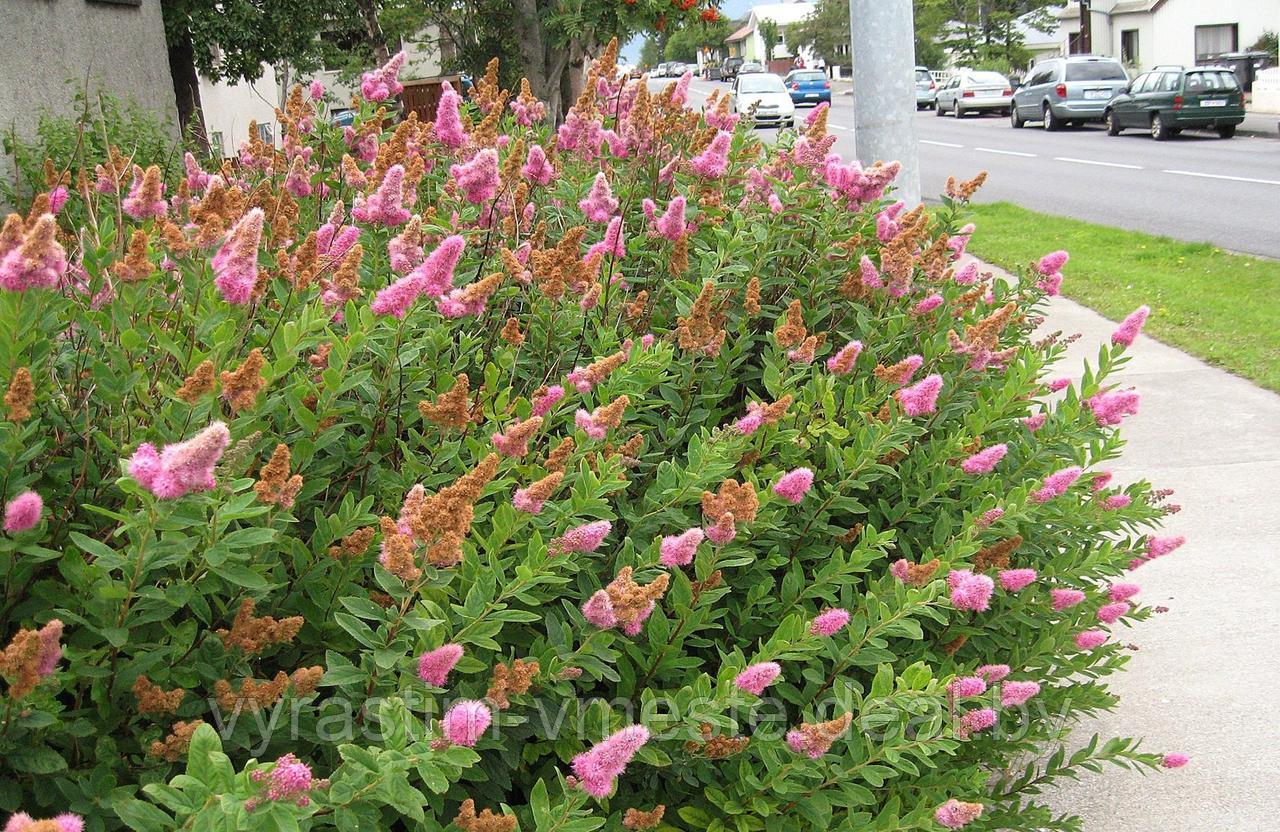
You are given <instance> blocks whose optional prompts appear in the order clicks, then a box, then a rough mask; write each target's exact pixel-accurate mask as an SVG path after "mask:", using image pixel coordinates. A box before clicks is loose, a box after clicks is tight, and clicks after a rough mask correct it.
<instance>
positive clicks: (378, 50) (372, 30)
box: [356, 0, 391, 66]
mask: <svg viewBox="0 0 1280 832" xmlns="http://www.w3.org/2000/svg"><path fill="white" fill-rule="evenodd" d="M356 8H357V9H359V10H360V19H361V20H363V21H364V31H365V34H366V35H368V37H369V46H371V47H372V48H373V57H374V59H375V60H377V62H378V66H382V65H383V64H385V63H386V62H387V61H389V60H391V51H390V50H389V49H387V36H386V35H385V34H383V32H382V24H381V23H379V22H378V7H377V4H376V3H375V2H374V0H356Z"/></svg>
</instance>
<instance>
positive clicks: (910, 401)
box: [898, 373, 942, 417]
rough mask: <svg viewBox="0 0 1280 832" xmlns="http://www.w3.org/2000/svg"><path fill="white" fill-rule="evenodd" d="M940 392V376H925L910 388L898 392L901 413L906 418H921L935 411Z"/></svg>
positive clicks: (935, 374)
mask: <svg viewBox="0 0 1280 832" xmlns="http://www.w3.org/2000/svg"><path fill="white" fill-rule="evenodd" d="M941 392H942V376H940V375H938V374H937V373H934V374H933V375H931V376H925V377H924V378H923V379H921V380H920V381H918V382H916V383H915V384H913V385H912V386H910V387H904V388H902V389H901V390H899V391H898V401H899V403H901V404H902V412H903V413H905V414H907V415H908V416H912V417H914V416H923V415H925V414H928V413H933V412H934V411H935V410H936V409H937V405H938V394H939V393H941Z"/></svg>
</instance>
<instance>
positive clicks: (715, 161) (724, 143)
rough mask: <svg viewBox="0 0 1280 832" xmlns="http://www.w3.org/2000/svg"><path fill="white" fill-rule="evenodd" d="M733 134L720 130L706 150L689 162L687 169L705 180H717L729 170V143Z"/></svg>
mask: <svg viewBox="0 0 1280 832" xmlns="http://www.w3.org/2000/svg"><path fill="white" fill-rule="evenodd" d="M731 141H733V134H732V133H730V132H728V131H726V130H720V131H718V132H717V133H716V136H715V138H714V139H712V140H711V143H710V144H709V145H707V147H706V149H705V150H703V151H702V152H701V153H699V154H698V155H697V156H695V157H694V158H693V159H691V160H689V167H690V168H691V169H692V170H693V172H694V173H696V174H698V175H699V176H704V177H706V178H707V179H719V178H720V177H721V176H724V173H725V171H726V170H728V168H729V142H731Z"/></svg>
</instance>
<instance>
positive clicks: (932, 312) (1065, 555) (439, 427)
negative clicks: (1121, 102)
mask: <svg viewBox="0 0 1280 832" xmlns="http://www.w3.org/2000/svg"><path fill="white" fill-rule="evenodd" d="M613 54H614V53H613V51H612V50H610V51H609V52H608V53H607V54H606V55H605V57H604V58H602V59H601V60H600V61H599V62H597V63H596V64H595V65H594V67H593V68H592V70H591V74H590V76H589V78H588V83H587V87H586V90H585V92H584V93H583V94H582V96H581V98H580V99H579V100H578V101H577V103H576V105H575V106H574V108H573V110H572V112H571V113H570V114H569V116H568V118H567V121H566V122H565V123H564V124H563V125H561V126H559V127H558V129H555V130H553V129H552V128H551V127H550V126H549V125H548V124H547V121H546V118H545V113H544V112H543V108H542V107H541V105H540V103H539V102H537V101H536V100H534V99H533V97H532V96H531V95H529V93H528V89H527V87H526V88H525V89H524V90H523V91H522V92H520V93H518V94H516V95H515V96H509V95H508V93H507V92H505V91H502V90H499V89H498V88H497V86H496V84H495V83H493V81H492V78H493V77H496V74H495V75H493V76H491V77H490V78H489V79H485V80H482V81H481V82H480V83H479V84H478V85H477V87H476V91H475V94H474V96H473V98H472V100H471V101H465V102H464V101H461V100H460V99H459V97H458V96H457V95H455V94H454V93H453V92H452V91H451V90H450V91H446V92H445V94H444V96H443V98H442V99H441V102H440V106H439V110H438V112H437V113H436V115H435V119H434V122H433V123H424V122H423V121H421V120H419V119H418V118H416V117H413V116H410V117H409V118H408V119H406V120H401V121H399V122H398V123H397V122H396V119H395V118H393V115H392V110H391V107H390V106H389V105H388V104H387V103H380V102H386V101H388V100H389V99H390V98H391V97H392V96H394V95H395V94H396V93H397V92H398V91H399V89H400V86H399V82H398V81H397V80H396V67H397V66H398V60H399V59H397V60H396V61H393V63H392V65H391V66H389V67H388V68H385V69H383V70H379V71H378V72H374V73H370V74H369V75H367V76H366V77H365V79H364V83H363V85H362V87H363V99H362V100H361V101H360V102H359V107H360V109H359V116H358V118H357V119H356V122H355V124H354V125H353V126H351V127H349V128H337V127H333V126H330V125H329V124H328V122H327V120H326V117H325V115H324V112H323V109H322V108H319V109H318V108H317V106H316V104H315V101H316V99H318V98H320V96H321V95H322V90H319V89H314V88H313V89H311V90H310V91H307V92H305V93H304V92H303V91H302V90H295V92H294V93H293V95H292V96H291V97H290V98H289V102H288V106H287V109H286V111H285V112H282V113H281V114H280V116H279V117H280V120H281V122H282V124H283V126H284V129H283V130H282V134H283V135H284V142H283V148H281V149H276V148H272V147H270V146H266V145H264V144H262V143H260V142H258V141H257V140H256V138H254V139H252V140H251V141H250V142H249V143H247V144H246V145H244V147H243V148H242V149H241V151H240V155H239V158H238V159H237V160H235V161H234V162H229V163H227V164H223V165H221V167H218V168H213V167H209V168H207V169H206V168H202V167H201V166H200V165H199V164H197V160H195V159H194V158H191V157H190V156H188V157H187V159H186V165H185V169H182V170H174V171H166V170H163V169H161V168H159V167H148V168H145V169H144V168H141V167H140V166H134V165H133V164H132V163H131V161H130V158H129V152H128V149H127V148H116V149H114V150H112V152H111V153H110V154H108V155H105V156H103V157H102V158H100V159H97V160H96V161H95V162H94V165H95V167H88V166H86V167H84V168H75V169H59V168H58V167H57V166H56V165H50V166H48V168H47V170H46V174H47V181H46V184H47V189H46V192H45V193H43V194H41V195H39V196H38V197H37V198H36V200H35V204H34V205H33V206H32V207H31V210H30V212H29V213H28V214H27V215H26V216H18V215H14V216H11V217H9V219H8V220H7V221H6V222H5V224H4V226H3V232H2V233H0V304H3V315H2V316H0V362H2V363H0V367H3V371H4V373H5V374H6V377H5V380H4V383H5V384H6V385H7V387H6V393H5V396H4V400H3V403H4V416H5V419H4V421H3V422H0V458H3V462H4V465H3V467H4V471H5V476H4V482H3V496H4V500H5V501H6V511H5V520H4V531H5V533H4V535H3V537H0V575H2V576H3V581H4V607H3V614H2V615H0V627H2V628H3V629H0V639H2V640H0V644H2V645H5V646H6V647H5V649H4V652H3V654H0V674H2V675H3V678H4V682H5V689H4V696H5V700H4V703H3V709H2V711H0V720H2V721H0V768H2V769H3V775H2V776H0V808H3V809H4V810H6V811H7V812H11V813H21V814H14V816H13V817H14V819H13V820H11V821H10V822H9V826H8V827H6V828H7V829H9V830H10V832H30V831H31V830H41V832H43V830H50V829H60V830H63V832H72V830H78V829H80V828H81V825H82V824H83V828H85V829H89V830H100V829H119V828H122V827H127V828H130V829H134V830H139V832H153V831H154V832H159V830H171V829H191V830H223V829H225V830H246V829H247V830H259V829H262V830H266V829H286V830H293V829H328V828H336V829H339V830H384V829H406V830H408V829H414V830H418V829H421V830H444V829H451V830H453V829H456V830H467V832H492V831H493V830H512V829H516V828H519V829H523V830H540V831H541V832H552V830H558V832H587V830H593V829H620V828H624V827H625V828H627V829H646V828H662V829H677V830H744V831H745V830H762V829H770V830H775V829H776V830H792V829H850V830H853V829H857V830H886V831H887V830H908V829H923V830H928V829H939V828H949V829H956V828H960V827H965V828H966V829H969V830H987V829H1020V830H1033V829H1035V830H1039V829H1070V828H1075V827H1076V821H1075V820H1074V819H1071V818H1068V817H1061V818H1060V817H1055V816H1054V814H1053V813H1052V812H1051V810H1050V809H1049V808H1047V807H1046V806H1045V805H1044V804H1043V803H1042V802H1041V799H1040V795H1041V793H1042V791H1043V790H1044V789H1045V787H1046V786H1048V785H1050V784H1051V783H1053V781H1055V780H1057V779H1059V778H1063V777H1072V776H1075V775H1076V774H1077V773H1078V772H1080V771H1081V770H1082V769H1089V770H1095V769H1097V768H1099V767H1100V766H1101V765H1102V764H1103V763H1106V762H1114V763H1118V764H1120V765H1122V766H1126V767H1142V768H1156V767H1159V766H1161V765H1165V766H1176V765H1178V764H1180V763H1181V762H1183V761H1184V760H1185V758H1182V757H1179V756H1177V755H1170V756H1169V757H1162V756H1160V755H1157V754H1153V753H1148V752H1143V751H1140V750H1139V749H1138V747H1137V744H1136V743H1135V742H1134V741H1132V740H1130V739H1125V738H1119V739H1108V740H1102V739H1098V738H1095V739H1093V740H1091V741H1088V742H1087V743H1085V744H1084V745H1083V746H1082V747H1077V746H1071V747H1067V745H1066V743H1065V740H1066V733H1067V731H1069V729H1070V727H1071V725H1072V724H1073V723H1074V722H1076V721H1077V720H1078V719H1079V718H1081V717H1082V716H1088V715H1091V714H1093V713H1096V712H1098V711H1101V710H1105V709H1108V708H1110V707H1112V706H1113V705H1114V704H1115V702H1116V699H1115V697H1114V696H1113V695H1112V694H1111V693H1109V692H1108V691H1107V688H1106V687H1105V685H1104V683H1103V681H1102V680H1103V678H1104V677H1106V676H1107V675H1109V674H1111V673H1113V672H1115V671H1117V670H1119V669H1121V667H1122V666H1123V665H1124V663H1125V660H1126V657H1125V652H1124V646H1123V641H1124V635H1123V633H1124V628H1125V627H1127V626H1128V625H1129V623H1130V622H1132V621H1135V620H1141V619H1143V618H1145V617H1146V616H1147V615H1148V613H1149V611H1148V610H1147V609H1146V608H1143V607H1141V606H1140V605H1139V603H1138V601H1137V599H1136V598H1135V597H1134V595H1135V593H1137V592H1138V587H1137V586H1136V585H1133V584H1131V583H1128V582H1127V581H1126V577H1125V576H1126V572H1127V570H1129V569H1131V568H1134V567H1137V566H1140V565H1141V564H1142V562H1144V561H1145V560H1148V559H1150V558H1153V557H1158V556H1161V555H1164V554H1167V553H1168V552H1169V551H1171V550H1172V549H1173V548H1174V547H1176V545H1177V543H1178V542H1179V541H1178V540H1177V539H1172V538H1164V537H1153V536H1152V534H1151V533H1152V531H1153V530H1154V528H1155V525H1156V523H1157V521H1158V520H1159V518H1160V517H1161V515H1162V514H1164V513H1165V512H1166V511H1168V510H1170V508H1169V507H1162V505H1161V500H1162V499H1163V497H1164V496H1165V495H1164V494H1162V493H1160V492H1154V491H1153V490H1152V488H1151V487H1150V486H1149V485H1148V484H1147V483H1145V482H1138V483H1132V484H1128V485H1124V486H1121V485H1119V484H1118V483H1112V482H1110V475H1109V474H1108V473H1107V472H1106V470H1105V466H1106V465H1107V463H1108V462H1110V461H1112V460H1114V459H1115V458H1116V457H1117V455H1118V453H1119V451H1120V448H1121V441H1120V439H1119V436H1118V434H1117V430H1116V426H1117V424H1118V423H1119V422H1120V421H1121V419H1123V418H1124V416H1125V415H1126V414H1129V413H1132V412H1134V410H1135V409H1136V407H1137V398H1136V394H1135V393H1133V392H1132V391H1131V390H1126V389H1116V387H1115V385H1114V383H1113V382H1111V381H1109V378H1110V376H1111V374H1112V373H1113V371H1114V370H1115V369H1116V368H1117V367H1119V366H1121V365H1122V364H1123V363H1124V361H1125V348H1126V347H1127V346H1128V345H1129V344H1131V343H1132V341H1133V339H1134V338H1135V337H1136V336H1137V335H1138V330H1139V329H1140V327H1141V324H1142V319H1143V317H1144V316H1145V310H1139V312H1137V313H1135V316H1134V317H1133V318H1131V319H1130V320H1129V321H1127V322H1126V323H1125V325H1124V326H1123V327H1122V328H1121V329H1120V330H1118V331H1117V333H1116V335H1115V336H1114V337H1113V339H1112V342H1111V343H1107V344H1103V345H1101V346H1100V349H1099V352H1098V357H1097V360H1096V362H1094V363H1093V364H1092V365H1090V367H1089V368H1088V369H1086V371H1085V373H1084V375H1083V377H1082V378H1080V379H1079V380H1077V381H1068V380H1058V379H1054V378H1052V376H1051V371H1050V365H1051V364H1052V363H1053V361H1054V360H1055V359H1057V358H1058V357H1060V356H1061V355H1062V353H1063V351H1064V349H1065V344H1066V342H1067V340H1069V339H1066V340H1064V339H1062V338H1059V337H1056V336H1049V337H1046V338H1042V339H1041V340H1038V341H1037V340H1033V337H1032V332H1033V330H1034V329H1035V328H1036V327H1037V326H1038V324H1039V323H1040V321H1041V309H1042V306H1043V302H1044V300H1045V298H1046V297H1047V296H1048V295H1050V294H1053V293H1054V292H1056V291H1057V285H1058V283H1059V282H1060V281H1061V280H1062V273H1063V270H1064V269H1065V268H1066V266H1065V261H1066V255H1065V254H1063V253H1054V254H1049V255H1048V256H1046V257H1045V259H1044V260H1043V261H1041V262H1040V263H1037V264H1034V265H1033V266H1032V267H1030V268H1029V269H1028V272H1027V274H1026V275H1025V277H1024V279H1022V280H1021V281H1019V282H1017V283H1016V284H1015V283H1011V282H1008V281H1005V280H999V279H995V278H993V277H991V276H990V275H987V274H984V273H982V271H981V269H980V268H979V267H978V265H977V264H976V263H974V262H971V261H967V260H966V259H965V258H964V257H963V252H964V248H965V243H966V241H967V240H968V237H969V235H970V234H972V233H973V232H974V229H973V228H972V227H971V226H965V225H963V220H964V216H963V214H964V205H965V202H966V201H967V199H968V197H969V196H970V195H971V194H972V192H973V191H974V189H975V188H976V187H977V186H978V185H979V184H980V182H978V181H975V182H970V183H954V184H953V185H952V186H950V187H949V188H948V195H947V196H946V197H945V198H944V199H943V201H942V203H941V205H940V206H938V207H937V208H936V209H933V210H928V211H926V210H923V209H921V208H914V209H913V208H909V207H907V206H904V205H903V204H902V203H900V202H893V196H892V180H893V177H894V173H895V172H896V169H897V168H896V165H894V164H880V163H877V164H874V165H870V166H866V167H864V166H861V165H859V164H857V163H854V162H845V161H842V160H841V159H839V158H838V157H837V156H835V155H833V154H832V153H831V152H830V150H831V145H832V141H833V139H832V137H831V136H829V135H828V134H827V130H826V111H825V109H821V108H820V109H818V110H816V111H814V113H813V115H812V116H811V118H810V119H809V121H808V124H807V125H806V127H805V129H804V130H803V131H801V132H799V133H796V134H792V133H783V134H781V135H780V136H779V137H778V141H777V143H776V144H772V145H769V144H765V143H763V142H762V141H761V139H760V138H759V137H758V136H756V135H753V134H752V133H751V131H750V130H749V129H747V125H742V124H735V122H736V118H735V117H734V116H732V115H730V114H728V113H727V110H726V107H725V103H726V102H725V100H724V99H723V98H718V99H713V100H712V101H710V102H708V105H707V109H706V111H705V112H704V113H698V112H695V111H693V110H691V109H689V108H687V107H686V95H687V88H688V78H687V77H686V78H685V79H684V80H682V81H680V82H679V83H673V84H672V85H670V86H669V87H668V88H667V89H666V90H665V91H663V92H661V93H654V92H650V90H649V88H648V87H647V86H646V83H645V82H644V81H637V80H631V81H627V80H624V79H622V78H619V77H617V76H616V74H615V70H614V65H613ZM252 135H253V136H255V137H256V132H254V133H253V134H252ZM1077 745H1078V744H1077ZM40 818H44V819H48V820H46V821H41V820H39V819H40Z"/></svg>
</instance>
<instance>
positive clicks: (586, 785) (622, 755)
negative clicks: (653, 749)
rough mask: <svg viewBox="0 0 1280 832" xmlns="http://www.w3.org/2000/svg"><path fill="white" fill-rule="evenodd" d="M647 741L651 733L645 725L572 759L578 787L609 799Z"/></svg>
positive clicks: (616, 733)
mask: <svg viewBox="0 0 1280 832" xmlns="http://www.w3.org/2000/svg"><path fill="white" fill-rule="evenodd" d="M648 741H649V731H648V729H646V728H645V727H644V726H643V725H629V726H627V727H626V728H623V729H622V730H620V731H617V732H615V733H613V734H611V735H610V736H608V737H606V738H605V739H603V740H601V741H600V742H598V743H596V744H595V745H594V746H592V747H591V749H590V750H588V751H584V752H582V753H581V754H579V755H577V756H576V757H574V758H573V763H572V765H573V773H574V775H575V776H576V777H577V778H578V785H580V786H581V787H582V789H583V791H585V792H586V793H587V794H589V795H591V796H592V797H596V798H603V797H608V795H609V793H610V792H611V791H613V787H614V782H615V781H616V780H617V779H618V777H620V776H621V775H622V774H623V772H625V771H626V769H627V764H628V763H630V762H631V758H632V757H634V756H635V755H636V752H637V751H639V750H640V749H641V747H642V746H644V744H645V743H646V742H648Z"/></svg>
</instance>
